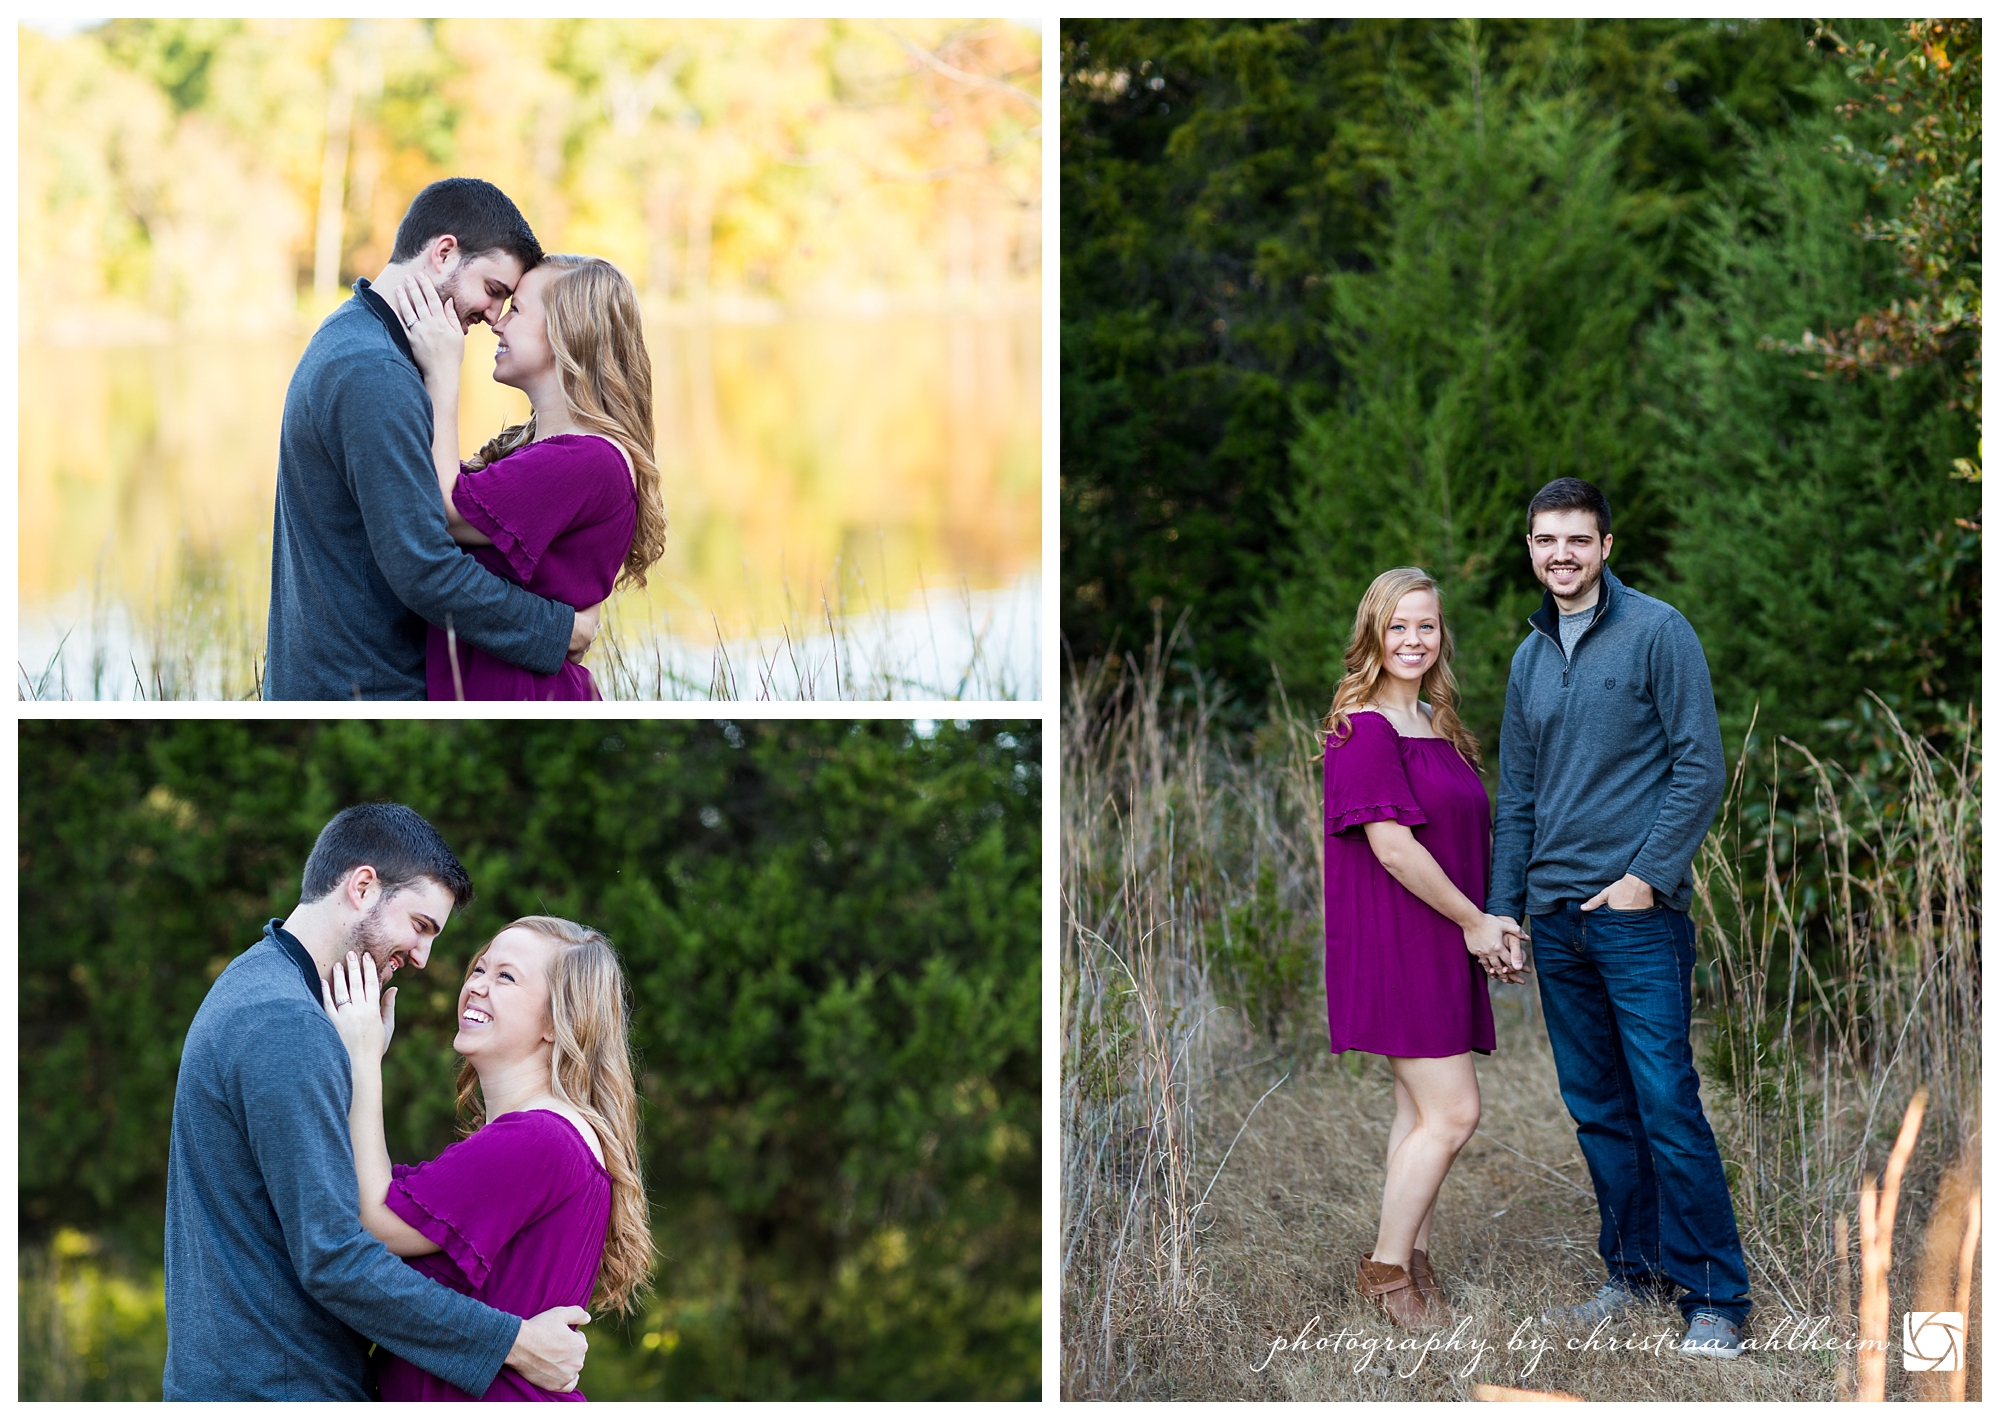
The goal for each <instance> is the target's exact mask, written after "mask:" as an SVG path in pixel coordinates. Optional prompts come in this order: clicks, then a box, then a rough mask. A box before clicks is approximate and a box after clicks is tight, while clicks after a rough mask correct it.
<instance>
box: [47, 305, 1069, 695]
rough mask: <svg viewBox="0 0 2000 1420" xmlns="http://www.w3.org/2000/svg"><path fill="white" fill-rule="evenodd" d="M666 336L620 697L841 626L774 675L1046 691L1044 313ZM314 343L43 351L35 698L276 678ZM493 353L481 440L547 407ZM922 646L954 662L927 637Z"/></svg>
mask: <svg viewBox="0 0 2000 1420" xmlns="http://www.w3.org/2000/svg"><path fill="white" fill-rule="evenodd" d="M647 340H648V345H649V347H650V348H651V351H652V353H653V359H654V372H655V405H656V407H655V415H656V423H657V429H658V442H659V462H660V472H661V481H662V489H663V492H664V493H665V496H666V499H667V505H668V515H669V528H668V548H667V553H666V556H665V557H664V558H663V559H662V560H661V562H660V564H659V565H658V567H657V568H656V569H655V570H654V573H653V576H652V580H651V584H650V585H649V587H648V588H647V589H646V590H645V591H644V592H643V593H637V594H631V595H627V596H622V597H620V598H619V599H618V600H617V601H616V602H615V603H614V605H613V608H612V612H611V622H612V625H613V627H614V633H613V636H612V637H611V638H608V639H607V642H606V644H605V645H604V647H603V653H602V654H603V659H602V660H600V659H597V655H598V653H593V656H594V659H593V663H592V664H593V666H594V667H595V668H596V669H597V670H598V679H599V681H600V683H604V684H607V686H608V688H609V689H610V691H611V693H623V694H627V695H635V694H644V695H652V694H660V695H663V696H676V697H700V696H704V695H706V694H708V693H709V692H710V690H711V689H715V688H726V687H727V678H726V677H725V678H724V679H723V680H721V681H718V680H717V679H716V674H715V672H716V671H717V669H718V668H719V667H721V666H723V665H725V664H726V665H729V666H731V667H734V668H735V669H736V670H737V671H739V672H740V671H741V670H742V669H743V667H744V665H745V664H746V663H748V662H755V661H757V660H758V659H759V658H760V657H762V658H763V659H764V660H765V661H766V662H767V663H771V662H770V654H774V653H775V652H776V651H779V650H783V649H784V648H787V647H791V648H794V649H793V651H792V652H790V653H789V654H796V648H797V647H798V646H800V645H802V644H806V643H810V642H812V641H813V639H814V638H815V637H817V638H819V639H820V640H821V641H823V642H825V643H826V645H825V647H824V648H823V649H825V650H826V651H827V652H828V653H829V659H828V664H829V665H831V663H832V660H833V659H837V658H838V657H839V656H844V657H846V659H847V661H848V663H849V664H851V665H853V666H855V667H856V668H857V670H856V675H855V676H853V677H849V676H846V675H831V674H822V673H812V674H807V675H804V676H803V677H795V678H794V679H792V680H791V681H790V682H785V681H783V679H782V677H780V678H779V679H778V680H777V681H774V682H772V683H771V684H770V686H769V693H771V694H772V695H774V696H780V697H788V695H790V694H809V695H812V696H813V697H815V698H834V697H835V696H839V697H840V698H846V697H848V696H855V695H858V696H862V697H863V698H876V697H877V696H878V695H880V696H889V695H894V696H898V697H905V698H906V697H910V696H914V695H927V696H930V695H937V696H942V695H949V694H951V693H953V691H954V689H957V691H958V693H959V694H961V695H963V696H965V697H967V698H976V699H997V698H1034V697H1035V696H1037V695H1038V694H1039V657H1040V647H1039V639H1038V631H1037V628H1038V626H1039V617H1038V616H1037V615H1033V614H1027V613H1025V612H1023V610H1022V608H1023V606H1024V605H1026V604H1027V603H1024V602H1023V597H1024V595H1025V596H1027V597H1028V598H1029V600H1030V601H1032V600H1033V598H1034V597H1035V596H1036V595H1037V594H1038V588H1039V574H1040V543H1041V495H1040V488H1041V477H1040V474H1041V470H1040V443H1041V428H1040V425H1041V418H1040V415H1041V411H1040V383H1041V381H1040V337H1039V329H1038V321H1037V319H1036V318H1035V317H1033V316H1031V315H1030V316H1020V317H1011V318H986V319H981V318H973V317H969V316H968V317H963V318H918V317H901V318H890V319H883V320H874V321H866V320H853V319H839V320H835V319H828V320H791V321H784V322H776V323H772V324H767V325H710V324H706V323H671V322H669V321H666V320H664V319H656V320H654V321H653V322H651V324H650V325H649V328H648V332H647ZM304 343H305V342H304V339H303V338H302V337H301V338H298V339H289V340H279V341H259V342H244V343H222V342H214V341H204V342H188V343H178V344H165V345H158V346H144V347H119V348H105V347H69V348H63V347H23V348H22V351H21V375H20V388H21V435H20V437H21V477H20V529H21V531H20V579H21V580H20V605H21V656H20V660H21V671H20V673H21V677H22V682H23V686H24V688H25V689H26V690H27V692H28V693H30V694H42V695H50V696H60V695H68V696H75V697H101V698H129V697H132V696H134V695H140V694H143V695H148V696H152V695H160V696H167V697H177V698H186V697H201V698H214V697H235V696H241V695H245V694H248V693H251V691H252V689H253V687H254V685H255V677H256V667H257V665H258V664H260V663H261V658H262V646H263V632H264V617H265V611H266V605H267V597H268V588H269V579H270V543H269V539H270V530H271V505H272V498H273V489H274V479H275V470H276V449H277V442H278V425H279V421H280V417H281V415H282V413H283V407H284V393H285V386H286V383H287V381H288V380H289V379H290V375H291V370H292V367H293V365H294V364H295V362H296V361H297V359H298V355H299V352H300V351H301V350H302V349H303V348H304ZM491 360H492V337H491V335H490V334H489V333H488V332H486V331H485V330H484V329H483V328H479V329H476V330H475V331H474V332H473V334H472V337H471V338H470V340H469V341H468V348H467V358H466V379H465V386H464V387H465V399H464V412H463V417H462V419H461V433H462V436H463V442H464V444H465V446H466V449H467V451H468V452H469V451H470V450H471V449H472V448H474V447H476V446H477V445H478V444H479V443H480V442H481V441H482V440H483V439H484V438H486V437H487V436H488V435H490V434H491V433H492V432H493V431H494V430H496V429H498V428H499V427H500V426H501V425H502V424H504V423H508V422H512V421H514V420H517V419H519V418H521V417H522V416H523V415H524V414H525V413H526V402H525V400H524V399H523V398H522V397H521V396H520V395H519V394H518V393H517V392H516V391H513V390H510V389H506V388H504V387H502V386H498V385H495V384H493V383H492V381H491V379H490V377H489V372H490V369H491ZM1024 589H1025V590H1024ZM982 625H984V626H985V627H986V628H987V629H986V631H985V632H984V633H981V632H980V631H979V630H978V628H979V627H980V626H982ZM998 626H1004V627H1005V628H1007V629H1006V630H1005V632H1004V634H1000V633H996V632H995V631H994V628H995V627H998ZM968 627H970V628H972V630H971V631H970V632H968V631H967V629H966V628H968ZM919 632H924V633H927V634H921V635H920V634H918V633H919ZM927 639H937V640H939V643H940V649H939V651H938V654H937V655H936V656H934V657H929V658H926V657H922V656H917V655H915V654H914V653H913V652H912V651H911V648H912V647H914V646H917V645H921V644H923V643H924V642H925V641H926V640H927ZM946 643H949V644H950V645H952V646H954V647H958V650H956V651H953V652H951V653H949V654H948V653H947V652H946V651H945V650H944V649H943V647H944V645H945V644H946ZM835 653H837V655H836V654H835ZM965 654H971V655H972V656H973V658H974V661H975V664H974V665H973V666H972V668H971V670H970V671H969V672H968V671H967V669H966V667H965V666H964V665H962V664H961V662H963V661H964V659H965ZM926 661H928V663H927V664H926ZM863 668H869V669H863ZM932 676H936V677H937V678H938V679H937V680H936V681H935V682H933V681H932V680H931V677H932ZM787 686H789V691H788V690H787ZM735 688H736V689H737V690H738V692H739V693H741V694H742V695H744V696H746V697H751V696H755V695H758V694H759V693H760V682H759V681H758V680H757V679H756V678H754V677H752V678H748V679H746V678H744V677H743V676H741V675H740V674H739V675H738V676H737V680H736V685H735Z"/></svg>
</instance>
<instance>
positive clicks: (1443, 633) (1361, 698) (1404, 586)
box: [1320, 567, 1479, 769]
mask: <svg viewBox="0 0 2000 1420" xmlns="http://www.w3.org/2000/svg"><path fill="white" fill-rule="evenodd" d="M1411 592H1429V593H1430V594H1431V595H1432V596H1434V597H1436V598H1437V600H1438V633H1439V642H1440V644H1439V646H1438V658H1437V661H1436V662H1435V663H1434V664H1433V665H1432V666H1431V668H1430V669H1429V670H1427V671H1425V672H1424V678H1423V680H1422V681H1421V682H1419V683H1418V685H1417V695H1418V697H1419V698H1421V699H1423V700H1426V701H1429V702H1430V707H1431V728H1432V729H1434V730H1436V731H1437V732H1438V734H1439V736H1440V737H1442V738H1444V739H1447V740H1450V741H1451V742H1452V744H1453V745H1454V746H1456V747H1457V749H1458V752H1459V753H1460V754H1462V755H1464V756H1465V761H1466V763H1468V764H1470V765H1471V766H1472V767H1473V768H1474V769H1477V768H1478V767H1479V741H1478V740H1477V739H1476V738H1475V737H1474V736H1473V734H1472V732H1471V731H1470V730H1468V729H1466V728H1465V726H1464V725H1463V724H1461V723H1460V722H1459V718H1458V678H1457V677H1456V676H1454V675H1453V674H1452V673H1451V654H1452V642H1451V627H1450V626H1449V625H1447V624H1446V622H1445V619H1444V596H1443V594H1442V593H1440V592H1439V591H1438V584H1437V582H1436V580H1435V579H1434V578H1433V577H1432V576H1431V575H1430V573H1428V572H1426V571H1424V569H1423V568H1421V567H1391V568H1390V569H1389V570H1388V571H1387V572H1384V573H1383V574H1382V575H1381V576H1379V577H1377V578H1376V579H1375V580H1374V581H1372V582H1370V583H1369V584H1368V590H1367V591H1365V592H1363V593H1362V594H1361V605H1360V606H1358V607H1356V608H1355V609H1354V634H1353V635H1352V636H1350V637H1348V639H1347V653H1346V654H1345V655H1344V656H1342V657H1341V663H1342V664H1343V665H1344V666H1345V667H1346V670H1347V674H1345V675H1343V676H1342V677H1341V678H1340V684H1339V685H1338V686H1336V687H1334V691H1333V705H1332V708H1330V709H1329V710H1328V711H1327V712H1326V719H1325V720H1324V721H1322V722H1321V726H1320V727H1321V728H1322V729H1324V730H1325V731H1326V732H1327V733H1328V734H1330V735H1332V736H1333V737H1334V739H1335V740H1344V739H1346V738H1347V729H1348V726H1347V716H1348V713H1349V712H1350V711H1353V710H1358V709H1360V708H1361V707H1362V706H1364V705H1368V704H1372V703H1373V702H1374V699H1375V691H1376V689H1377V687H1378V686H1379V685H1380V684H1381V681H1382V677H1383V676H1385V675H1387V674H1388V673H1389V672H1388V668H1387V666H1386V665H1385V664H1384V662H1383V660H1382V638H1383V637H1384V636H1386V635H1387V634H1388V632H1389V623H1390V621H1391V620H1393V619H1394V617H1395V615H1396V604H1397V603H1398V602H1400V601H1401V600H1402V599H1403V598H1404V597H1406V596H1408V595H1409V594H1410V593H1411Z"/></svg>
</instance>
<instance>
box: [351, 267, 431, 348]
mask: <svg viewBox="0 0 2000 1420" xmlns="http://www.w3.org/2000/svg"><path fill="white" fill-rule="evenodd" d="M354 299H355V300H357V301H359V302H361V304H362V305H363V306H364V307H365V308H366V309H367V310H368V312H369V314H371V315H373V316H374V317H375V319H376V320H379V321H380V322H382V328H383V329H384V330H387V331H388V332H389V338H390V339H391V340H393V341H395V342H396V348H397V349H398V350H400V351H402V352H403V358H404V359H406V360H408V361H409V362H410V363H411V364H412V365H414V364H416V363H417V352H416V351H414V350H412V349H411V348H410V337H409V336H407V335H405V334H404V333H403V323H402V322H401V321H399V320H397V319H396V312H395V310H394V309H393V308H391V306H390V305H389V303H388V302H387V301H385V300H383V299H382V298H381V297H380V296H378V295H376V294H375V288H374V287H373V286H370V285H369V284H368V278H367V277H365V276H363V277H360V278H358V279H357V280H356V281H355V283H354Z"/></svg>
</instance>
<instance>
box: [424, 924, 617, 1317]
mask: <svg viewBox="0 0 2000 1420" xmlns="http://www.w3.org/2000/svg"><path fill="white" fill-rule="evenodd" d="M516 927H520V928H524V929H525V930H527V931H530V932H533V933H535V934H536V935H537V936H540V937H544V938H546V939H547V940H549V941H550V942H553V943H554V944H555V945H556V947H557V948H558V950H557V951H556V952H555V954H554V955H553V956H551V957H550V958H549V1020H550V1024H551V1025H552V1026H553V1028H554V1030H555V1037H556V1039H555V1045H554V1046H553V1047H552V1049H551V1053H550V1060H549V1093H550V1094H552V1095H554V1096H555V1097H556V1098H557V1099H559V1100H561V1101H562V1102H563V1103H564V1104H567V1105H569V1106H571V1107H572V1108H573V1109H575V1110H576V1112H577V1113H578V1114H581V1115H582V1116H583V1117H584V1118H585V1119H587V1120H589V1121H590V1127H591V1128H592V1129H594V1130H596V1131H597V1140H598V1143H599V1144H601V1145H602V1146H603V1148H604V1168H605V1172H607V1173H609V1174H610V1175H611V1222H610V1226H609V1227H608V1228H606V1230H605V1235H604V1261H603V1263H602V1265H600V1266H599V1268H598V1270H597V1290H596V1292H595V1293H594V1294H593V1296H592V1299H591V1306H592V1310H596V1309H597V1308H599V1307H610V1308H612V1309H613V1310H614V1311H621V1312H623V1311H630V1310H631V1309H632V1308H633V1307H634V1306H636V1305H637V1304H638V1302H639V1300H640V1298H641V1297H643V1296H644V1295H645V1293H646V1290H647V1289H648V1287H649V1286H650V1285H651V1279H652V1275H653V1230H652V1228H651V1227H650V1226H648V1224H647V1221H646V1190H645V1186H644V1184H643V1182H642V1181H641V1179H640V1176H639V1095H638V1090H637V1089H636V1088H635V1087H634V1085H633V1082H632V1047H631V1043H630V1040H629V1039H628V1037H627V1035H626V1025H625V1023H626V1019H627V1017H628V1016H629V1015H630V1011H629V1009H628V1005H629V999H628V994H627V992H626V988H625V974H624V972H623V971H621V970H620V969H619V966H618V953H617V952H616V951H614V950H613V949H612V946H611V939H610V938H609V937H607V936H605V935H604V934H603V933H602V932H600V931H598V930H597V929H596V928H594V927H585V926H582V925H581V924H579V923H575V922H571V921H568V920H566V919H564V918H561V917H522V918H517V919H516V920H515V921H512V922H509V923H508V924H507V925H506V926H505V927H503V928H501V929H500V930H501V931H502V932H506V931H511V930H512V929H513V928H516ZM494 937H495V939H496V940H497V938H498V937H499V933H497V932H496V933H495V934H494ZM492 945H493V943H492V942H491V941H489V942H487V944H486V946H484V947H481V948H480V949H479V952H478V954H477V955H476V956H474V957H473V958H472V960H471V961H470V962H468V963H467V964H466V968H465V974H466V977H467V978H468V979H470V978H471V976H472V969H473V967H475V966H477V965H478V964H479V961H480V958H481V957H484V956H485V955H486V952H487V949H488V948H490V947H491V946H492ZM458 1112H459V1115H460V1117H461V1118H462V1119H464V1120H465V1122H466V1124H467V1126H468V1127H467V1130H466V1132H467V1133H472V1132H475V1131H477V1130H478V1129H480V1128H481V1127H482V1126H484V1125H485V1123H486V1104H485V1101H484V1100H483V1099H482V1098H481V1097H480V1093H479V1074H478V1072H477V1071H475V1070H474V1069H473V1068H472V1062H471V1061H470V1060H467V1061H464V1062H463V1063H461V1064H460V1065H459V1067H458Z"/></svg>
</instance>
